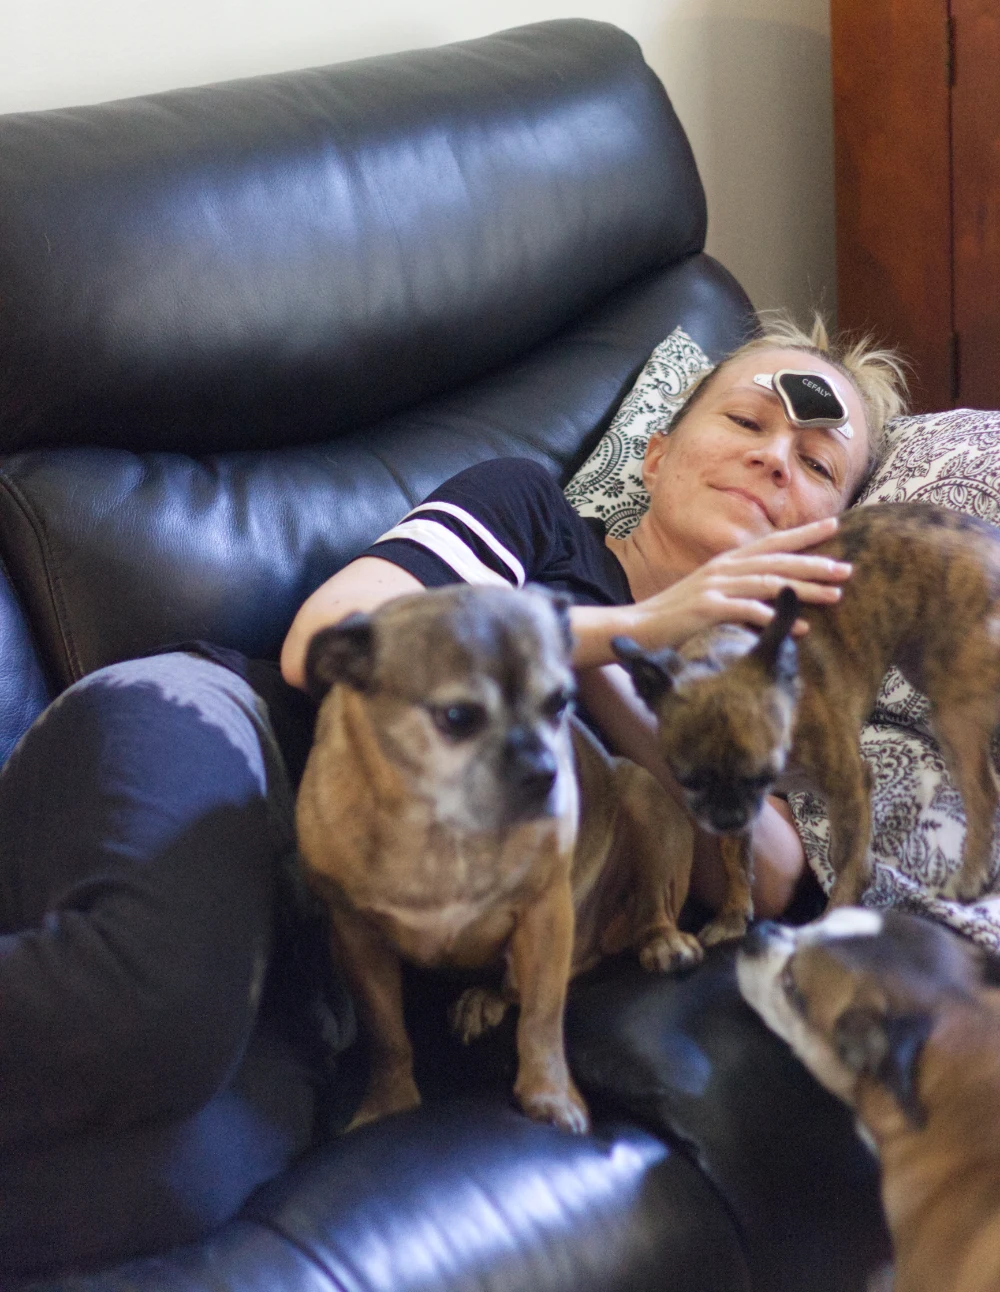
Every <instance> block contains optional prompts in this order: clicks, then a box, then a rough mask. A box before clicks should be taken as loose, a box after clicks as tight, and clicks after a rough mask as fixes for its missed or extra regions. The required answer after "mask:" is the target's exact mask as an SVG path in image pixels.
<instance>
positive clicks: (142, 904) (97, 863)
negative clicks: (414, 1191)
mask: <svg viewBox="0 0 1000 1292" xmlns="http://www.w3.org/2000/svg"><path fill="white" fill-rule="evenodd" d="M291 807H292V798H291V792H290V789H289V786H288V782H287V777H286V776H285V772H284V768H283V766H282V763H281V759H280V756H279V755H278V752H277V749H276V747H275V744H274V740H273V736H272V734H271V731H270V726H269V724H268V721H267V717H266V711H265V709H264V706H263V705H262V704H261V702H260V701H259V699H258V698H257V696H256V695H255V694H254V692H253V691H252V690H251V689H250V687H249V686H247V684H246V683H245V682H244V681H243V680H242V679H241V678H239V677H237V676H236V675H235V674H233V673H230V672H229V671H228V670H226V669H224V668H222V667H221V666H220V665H218V664H215V663H212V662H210V661H207V660H203V659H200V658H198V657H196V656H192V655H187V654H171V655H161V656H154V657H151V658H148V659H143V660H136V661H130V662H128V663H123V664H119V665H113V666H111V667H109V668H107V669H103V670H100V671H99V672H97V673H94V674H92V675H90V676H88V677H86V678H84V679H83V680H82V681H80V682H79V683H77V684H76V685H74V686H73V687H71V688H70V689H69V690H68V691H67V692H65V693H64V694H63V695H62V696H61V697H60V698H59V699H58V700H57V701H56V702H55V703H54V704H53V705H51V706H50V707H49V709H47V710H46V712H45V713H44V714H43V715H42V716H41V717H40V718H39V719H38V721H37V722H36V723H35V725H34V726H33V727H32V728H31V729H30V730H29V732H28V733H27V734H26V735H25V737H24V738H23V740H22V741H21V743H20V744H19V745H18V747H17V748H16V750H15V752H14V753H13V755H12V756H11V759H10V760H9V762H8V763H7V765H6V766H5V767H4V769H3V772H2V773H0V1177H4V1176H6V1177H7V1178H6V1180H5V1187H4V1189H3V1192H4V1194H5V1196H7V1197H8V1199H10V1200H11V1201H12V1202H14V1203H15V1204H16V1197H15V1198H11V1194H10V1192H9V1191H10V1190H13V1191H14V1194H15V1195H16V1193H17V1189H18V1183H17V1182H18V1179H20V1180H23V1181H25V1182H27V1181H28V1180H29V1179H33V1180H35V1181H41V1180H45V1179H51V1181H52V1182H53V1183H55V1182H56V1181H58V1180H59V1179H60V1163H64V1164H66V1165H67V1166H68V1165H69V1164H70V1163H71V1162H75V1161H76V1160H77V1159H78V1158H79V1159H80V1160H81V1161H82V1162H89V1163H90V1166H89V1167H88V1168H87V1169H88V1170H89V1171H91V1176H90V1178H91V1184H90V1186H89V1189H88V1190H87V1192H88V1193H90V1194H91V1196H89V1197H79V1198H77V1199H75V1200H74V1199H72V1198H69V1197H66V1196H61V1197H59V1198H51V1199H50V1200H49V1211H50V1213H51V1214H50V1220H51V1224H50V1221H49V1220H46V1219H43V1217H44V1211H43V1212H42V1213H41V1214H39V1212H38V1210H37V1208H38V1207H39V1204H40V1202H41V1201H42V1200H40V1199H39V1198H38V1197H37V1196H32V1198H31V1207H30V1208H29V1209H22V1208H19V1207H18V1206H17V1205H13V1206H8V1205H7V1204H5V1209H6V1210H7V1214H8V1217H9V1218H10V1219H11V1220H13V1219H14V1217H15V1216H18V1215H21V1216H22V1218H23V1215H25V1214H28V1213H29V1212H31V1213H33V1214H34V1215H35V1217H36V1220H35V1222H34V1229H35V1230H37V1229H38V1226H39V1225H40V1226H41V1231H42V1232H34V1231H33V1232H32V1233H31V1234H29V1235H27V1236H26V1235H25V1234H24V1233H19V1234H8V1235H7V1238H8V1239H9V1240H12V1241H15V1243H16V1245H19V1246H22V1247H23V1249H24V1250H23V1260H24V1264H23V1268H25V1269H29V1268H31V1266H32V1263H33V1262H34V1261H35V1259H36V1257H37V1256H38V1253H39V1252H41V1253H44V1251H45V1246H46V1244H47V1242H48V1241H49V1240H51V1239H53V1238H54V1237H55V1236H56V1234H59V1235H60V1237H59V1240H58V1241H59V1242H60V1243H62V1244H65V1243H70V1245H73V1243H76V1245H77V1246H78V1247H79V1248H80V1250H81V1253H83V1254H84V1255H85V1256H86V1255H96V1253H97V1252H100V1253H101V1258H102V1259H103V1258H107V1255H108V1253H107V1252H106V1249H105V1246H104V1244H103V1243H99V1244H98V1246H97V1248H96V1249H95V1251H94V1252H93V1253H88V1252H87V1250H86V1249H87V1247H88V1244H90V1243H91V1241H92V1239H93V1237H94V1236H93V1235H91V1234H89V1233H87V1232H84V1231H85V1230H86V1229H87V1228H88V1227H89V1226H90V1225H92V1224H93V1223H100V1217H101V1216H102V1215H106V1216H107V1217H108V1218H109V1219H112V1218H113V1219H114V1221H115V1225H114V1228H115V1229H116V1231H120V1232H121V1241H122V1242H124V1244H125V1248H126V1250H123V1251H121V1252H120V1253H118V1252H114V1253H112V1254H115V1255H116V1254H120V1255H127V1254H131V1249H133V1248H134V1247H135V1243H136V1241H138V1243H139V1246H140V1248H141V1247H143V1246H145V1245H147V1244H148V1243H149V1242H153V1243H154V1244H155V1243H161V1242H162V1243H166V1242H171V1241H180V1240H182V1239H183V1238H186V1237H190V1236H191V1233H192V1231H193V1232H197V1231H198V1229H199V1226H200V1225H207V1224H214V1223H218V1222H219V1220H220V1218H224V1215H225V1214H226V1213H228V1212H231V1210H232V1209H233V1207H234V1206H235V1205H238V1203H239V1201H241V1198H242V1196H245V1193H246V1192H248V1191H249V1189H250V1188H252V1187H254V1185H256V1184H257V1183H259V1182H260V1178H261V1177H262V1176H264V1177H265V1178H266V1175H267V1174H268V1173H271V1174H273V1173H274V1172H275V1171H277V1170H279V1169H280V1168H281V1166H282V1165H284V1164H285V1162H286V1161H287V1160H289V1159H290V1157H291V1156H292V1155H293V1154H294V1153H297V1152H300V1151H301V1149H302V1147H303V1146H304V1141H305V1139H307V1137H308V1131H309V1126H308V1123H309V1119H310V1113H309V1110H308V1109H307V1107H306V1105H307V1104H308V1103H309V1100H308V1099H307V1098H306V1097H305V1096H306V1094H307V1093H308V1091H309V1089H310V1081H311V1078H310V1077H309V1076H308V1074H306V1073H304V1072H303V1071H302V1070H301V1065H298V1066H296V1063H295V1060H294V1058H293V1057H292V1056H291V1055H289V1054H288V1053H287V1051H282V1050H281V1044H282V1043H281V1042H275V1044H277V1045H278V1049H277V1051H276V1050H275V1047H274V1045H273V1044H270V1043H268V1044H267V1045H265V1047H264V1049H265V1050H266V1051H267V1062H266V1064H265V1066H266V1067H267V1069H268V1070H269V1071H271V1072H273V1073H274V1074H275V1075H274V1080H277V1081H279V1083H280V1082H281V1081H285V1082H287V1083H288V1085H289V1089H288V1100H287V1103H288V1106H289V1107H290V1108H294V1110H295V1111H294V1115H293V1116H291V1118H290V1121H291V1123H294V1124H292V1125H287V1126H275V1125H269V1124H266V1123H267V1119H268V1117H269V1116H270V1114H271V1112H273V1111H274V1109H275V1108H277V1107H279V1106H280V1105H281V1104H282V1103H283V1102H285V1101H284V1100H282V1099H281V1098H276V1097H275V1096H276V1091H275V1090H274V1089H273V1088H269V1090H268V1092H267V1097H266V1098H263V1097H262V1099H259V1100H257V1103H258V1105H259V1107H258V1108H257V1109H254V1108H250V1107H249V1106H248V1105H247V1100H246V1097H244V1095H245V1092H246V1091H247V1090H251V1091H252V1090H253V1089H255V1085H254V1079H253V1078H252V1074H251V1075H250V1076H249V1077H248V1074H247V1063H245V1062H244V1059H245V1056H246V1055H247V1054H248V1053H251V1054H252V1053H253V1052H254V1051H255V1050H257V1051H260V1027H259V1017H258V1005H259V1002H260V999H261V993H262V989H263V985H264V981H265V973H266V969H267V966H268V961H269V956H270V953H271V941H272V926H273V914H274V912H273V907H274V895H275V883H276V874H277V869H278V864H279V860H280V858H282V857H283V856H285V855H287V853H288V851H289V850H290V848H291V847H292V846H293V834H292V812H291ZM255 1028H256V1029H257V1031H256V1032H255ZM251 1037H253V1038H254V1042H253V1045H250V1042H251ZM248 1046H250V1050H249V1051H248ZM276 1055H277V1056H278V1057H276ZM281 1055H284V1058H282V1057H281ZM247 1062H249V1060H248V1061H247ZM238 1073H239V1078H238V1079H237V1080H234V1078H236V1077H237V1074H238ZM258 1085H259V1082H258ZM271 1085H272V1086H273V1081H271ZM293 1087H295V1088H294V1089H293ZM233 1090H236V1091H240V1090H242V1091H244V1095H238V1096H237V1100H236V1104H234V1100H233V1093H232V1092H233ZM278 1093H279V1094H280V1091H279V1092H278ZM251 1102H253V1101H252V1100H251ZM237 1105H238V1106H237ZM265 1105H267V1106H268V1112H267V1113H266V1114H265V1115H264V1116H263V1117H262V1116H261V1112H262V1110H263V1108H264V1106H265ZM213 1109H214V1110H215V1111H214V1112H213V1111H212V1110H213ZM227 1109H228V1110H229V1111H228V1113H227V1111H226V1110H227ZM206 1110H207V1111H206ZM220 1117H221V1121H220ZM248 1125H249V1126H255V1127H256V1133H257V1136H258V1138H257V1141H256V1143H255V1142H254V1141H253V1137H252V1136H250V1135H248ZM199 1127H204V1128H205V1132H204V1134H202V1133H201V1131H200V1130H199ZM224 1127H229V1128H230V1130H231V1131H232V1134H233V1135H235V1136H236V1137H237V1138H240V1137H242V1138H243V1139H244V1140H246V1141H247V1144H248V1148H247V1151H246V1154H245V1156H246V1157H247V1159H248V1161H247V1164H246V1168H245V1174H246V1179H245V1180H241V1179H240V1178H239V1171H240V1169H241V1168H240V1166H239V1163H238V1162H237V1163H236V1165H235V1166H234V1165H233V1161H232V1159H233V1144H232V1143H227V1142H226V1134H225V1133H222V1131H221V1130H220V1128H224ZM213 1144H214V1146H213ZM258 1147H259V1149H260V1151H258ZM118 1150H121V1151H120V1152H119V1151H118ZM241 1152H242V1150H241ZM236 1156H237V1158H239V1157H240V1154H239V1153H237V1155H236ZM258 1159H259V1160H258ZM213 1162H214V1163H215V1170H213ZM15 1163H16V1164H17V1170H16V1171H15V1172H14V1174H13V1175H10V1174H9V1173H8V1171H7V1169H6V1168H7V1167H12V1166H13V1165H14V1164H15ZM119 1166H120V1167H121V1172H122V1173H121V1174H120V1175H116V1172H117V1171H118V1169H119ZM219 1168H223V1169H222V1170H221V1174H220V1171H219ZM95 1169H96V1170H97V1176H96V1178H95V1177H94V1175H93V1174H92V1172H93V1170H95ZM102 1172H103V1173H104V1178H102V1176H101V1173H102ZM150 1172H152V1173H153V1174H154V1175H155V1176H156V1180H155V1182H153V1183H151V1182H150V1181H149V1180H146V1185H145V1186H144V1185H143V1180H144V1178H145V1177H146V1176H148V1175H149V1174H150ZM234 1172H235V1176H236V1178H235V1179H234V1178H233V1176H234ZM213 1175H219V1177H220V1178H221V1176H222V1175H224V1176H225V1177H226V1183H225V1185H224V1186H220V1185H212V1184H211V1181H212V1179H213ZM67 1183H68V1181H67ZM206 1188H207V1189H209V1191H211V1190H212V1189H215V1193H214V1195H213V1197H212V1198H211V1199H206V1198H204V1197H200V1196H198V1195H199V1192H201V1193H202V1194H204V1191H205V1190H206ZM102 1191H103V1193H102ZM32 1192H33V1193H34V1192H37V1191H36V1190H34V1186H32ZM185 1192H187V1193H188V1194H190V1196H189V1197H187V1196H185ZM105 1195H106V1196H105ZM165 1199H166V1201H167V1203H168V1204H169V1205H168V1206H167V1208H166V1211H165V1212H164V1214H163V1216H162V1218H161V1220H160V1221H157V1220H156V1219H155V1217H154V1218H153V1221H152V1223H150V1217H149V1216H148V1215H147V1216H145V1217H142V1216H140V1215H139V1208H140V1207H142V1208H145V1209H146V1210H147V1212H148V1210H149V1208H150V1207H152V1208H153V1209H154V1210H155V1208H156V1206H157V1205H158V1202H160V1203H162V1202H163V1201H164V1200H165ZM60 1208H61V1209H62V1211H61V1212H60ZM123 1209H124V1211H125V1212H126V1213H127V1212H128V1211H129V1210H130V1209H131V1210H133V1211H134V1212H135V1213H136V1214H135V1221H136V1223H135V1224H130V1223H128V1216H127V1215H125V1216H121V1215H120V1213H121V1212H122V1210H123ZM171 1209H172V1213H171ZM121 1220H125V1221H126V1223H125V1224H124V1225H122V1224H121V1223H120V1221H121ZM46 1226H49V1229H48V1236H47V1237H46ZM74 1226H75V1227H76V1228H75V1230H74ZM2 1228H3V1223H2V1220H0V1231H2ZM67 1230H68V1231H69V1233H68V1234H67V1232H66V1231H67ZM74 1234H75V1237H74ZM137 1234H141V1235H142V1236H141V1237H139V1238H138V1240H137V1239H136V1235H137ZM25 1244H27V1246H24V1245H25ZM34 1246H37V1248H38V1251H37V1252H35V1251H34V1250H33V1247H34ZM0 1247H2V1248H4V1249H5V1250H7V1251H8V1252H10V1251H11V1250H12V1249H11V1247H10V1246H9V1244H8V1243H7V1242H5V1241H4V1238H3V1234H2V1232H0ZM48 1250H49V1253H50V1257H51V1256H54V1255H55V1253H56V1252H58V1251H59V1248H58V1247H57V1248H56V1249H55V1251H53V1249H52V1247H51V1246H49V1248H48ZM62 1255H63V1256H64V1258H65V1257H66V1256H69V1259H70V1260H71V1261H72V1256H71V1254H69V1253H67V1252H66V1251H65V1249H64V1250H63V1252H62ZM0 1264H2V1262H0Z"/></svg>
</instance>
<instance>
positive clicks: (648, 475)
mask: <svg viewBox="0 0 1000 1292" xmlns="http://www.w3.org/2000/svg"><path fill="white" fill-rule="evenodd" d="M669 441H670V436H669V435H664V434H663V432H662V431H654V432H653V433H652V435H651V436H650V437H649V439H648V440H647V441H646V452H645V454H644V455H643V459H642V483H643V485H644V486H645V489H646V492H647V493H652V492H653V485H654V483H655V481H656V477H657V474H658V473H659V470H660V466H661V464H662V462H663V457H664V454H665V453H666V451H667V448H668V447H669Z"/></svg>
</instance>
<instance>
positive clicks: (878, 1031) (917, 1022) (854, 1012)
mask: <svg viewBox="0 0 1000 1292" xmlns="http://www.w3.org/2000/svg"><path fill="white" fill-rule="evenodd" d="M930 1030H931V1020H930V1018H929V1017H928V1015H926V1014H893V1013H891V1012H889V1013H883V1012H882V1011H881V1010H878V1009H875V1008H874V1007H873V1006H870V1005H852V1006H851V1007H850V1008H849V1009H845V1010H844V1012H843V1014H841V1016H840V1017H839V1018H838V1019H837V1022H836V1024H835V1026H834V1032H833V1043H834V1049H835V1050H836V1052H837V1057H838V1058H839V1059H840V1061H841V1063H843V1064H844V1066H845V1067H847V1068H849V1069H850V1070H851V1071H852V1072H854V1073H856V1074H857V1075H858V1076H862V1075H866V1076H870V1077H872V1078H874V1079H875V1080H876V1081H878V1082H879V1083H880V1085H883V1086H885V1088H886V1089H887V1090H888V1091H889V1093H890V1094H891V1095H892V1096H893V1097H894V1098H895V1100H896V1102H897V1104H898V1105H899V1107H900V1108H901V1110H902V1111H903V1113H904V1114H905V1115H906V1118H907V1120H908V1121H909V1122H910V1123H911V1125H913V1126H915V1127H917V1128H919V1127H921V1126H923V1125H924V1123H925V1122H926V1120H927V1115H926V1113H925V1111H924V1109H923V1107H922V1105H921V1103H920V1100H919V1099H918V1098H917V1064H918V1061H919V1059H920V1052H921V1050H922V1049H923V1046H924V1042H925V1041H926V1040H927V1037H928V1036H929V1034H930Z"/></svg>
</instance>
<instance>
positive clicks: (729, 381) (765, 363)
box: [716, 348, 854, 396]
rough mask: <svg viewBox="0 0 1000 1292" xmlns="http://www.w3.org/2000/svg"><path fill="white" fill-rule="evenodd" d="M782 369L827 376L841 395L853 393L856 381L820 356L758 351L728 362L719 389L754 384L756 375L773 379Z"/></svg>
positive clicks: (721, 374)
mask: <svg viewBox="0 0 1000 1292" xmlns="http://www.w3.org/2000/svg"><path fill="white" fill-rule="evenodd" d="M781 368H794V369H795V370H796V371H798V372H818V373H822V374H823V376H824V377H827V378H829V379H831V380H832V381H833V383H834V387H835V388H836V390H837V391H839V392H840V394H841V395H842V396H844V395H846V394H847V393H848V391H851V392H853V391H854V384H853V382H851V381H850V380H849V379H848V378H847V377H845V376H844V374H843V373H842V372H841V371H840V369H839V368H836V367H835V366H834V365H833V364H832V363H827V362H826V360H825V359H821V358H820V357H819V355H815V354H809V353H808V352H807V351H803V350H793V349H778V348H774V349H768V350H755V351H753V352H752V353H751V354H745V355H741V356H740V357H739V358H737V359H730V360H728V361H727V362H726V363H724V364H723V365H722V367H721V368H720V369H719V371H718V373H717V374H716V376H717V380H718V385H717V386H716V389H717V390H724V389H727V388H728V387H730V386H734V385H740V384H742V383H743V382H744V381H752V380H753V378H754V376H755V375H756V374H757V373H768V374H770V375H772V376H773V375H774V373H776V372H778V371H779V370H780V369H781Z"/></svg>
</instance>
